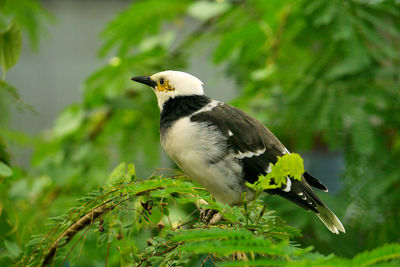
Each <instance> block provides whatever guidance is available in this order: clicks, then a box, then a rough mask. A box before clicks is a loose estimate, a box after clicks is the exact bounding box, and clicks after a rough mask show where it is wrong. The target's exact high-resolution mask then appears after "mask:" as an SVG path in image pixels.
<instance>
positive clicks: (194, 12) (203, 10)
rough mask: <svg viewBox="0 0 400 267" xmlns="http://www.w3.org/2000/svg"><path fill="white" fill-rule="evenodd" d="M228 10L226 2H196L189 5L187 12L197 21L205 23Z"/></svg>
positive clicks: (228, 6)
mask: <svg viewBox="0 0 400 267" xmlns="http://www.w3.org/2000/svg"><path fill="white" fill-rule="evenodd" d="M229 8H230V4H229V3H228V2H219V3H218V2H209V1H207V2H206V1H198V2H194V3H193V4H191V5H190V6H189V8H188V11H187V12H188V14H189V15H191V16H193V17H195V18H196V19H198V20H201V21H206V20H209V19H211V18H213V17H216V16H218V15H220V14H222V13H224V12H225V11H227V10H228V9H229Z"/></svg>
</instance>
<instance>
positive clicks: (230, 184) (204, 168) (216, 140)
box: [161, 117, 252, 204]
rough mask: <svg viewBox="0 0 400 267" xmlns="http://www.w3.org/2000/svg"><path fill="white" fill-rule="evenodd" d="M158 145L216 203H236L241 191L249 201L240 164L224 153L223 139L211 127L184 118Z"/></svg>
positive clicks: (225, 151)
mask: <svg viewBox="0 0 400 267" xmlns="http://www.w3.org/2000/svg"><path fill="white" fill-rule="evenodd" d="M161 144H162V146H163V148H164V150H165V151H166V153H167V154H168V155H169V156H170V157H171V159H172V160H173V161H175V163H176V164H177V165H178V166H179V167H180V168H181V169H182V170H183V171H184V172H185V173H186V174H187V175H189V176H190V177H191V178H192V179H194V180H195V181H197V182H198V183H199V184H201V185H202V186H204V187H205V188H206V189H207V190H208V191H210V192H211V194H212V195H213V196H214V197H215V198H216V199H217V200H218V201H221V202H227V203H229V204H235V203H238V202H239V201H240V198H241V193H242V192H244V191H248V197H249V198H252V192H250V191H249V190H248V188H247V187H246V186H245V185H244V184H243V179H242V178H241V177H242V167H241V165H240V164H239V162H238V160H237V159H236V158H235V157H234V155H233V154H229V153H227V147H226V146H227V142H226V137H224V136H223V134H222V133H221V132H220V131H219V130H218V129H217V128H216V127H215V126H212V125H209V124H208V123H205V122H204V123H199V122H192V121H190V117H184V118H181V119H179V120H177V121H176V122H175V123H174V124H173V125H172V126H171V127H170V128H169V129H168V130H167V132H166V133H165V134H164V136H163V137H162V138H161ZM215 159H218V160H215ZM213 160H215V161H214V162H212V161H213Z"/></svg>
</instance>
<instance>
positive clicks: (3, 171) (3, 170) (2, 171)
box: [0, 161, 13, 177]
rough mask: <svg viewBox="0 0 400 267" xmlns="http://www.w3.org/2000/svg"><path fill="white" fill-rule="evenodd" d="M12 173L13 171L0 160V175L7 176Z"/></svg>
mask: <svg viewBox="0 0 400 267" xmlns="http://www.w3.org/2000/svg"><path fill="white" fill-rule="evenodd" d="M12 174H13V171H12V169H11V168H10V167H8V166H7V165H6V164H5V163H3V162H1V161H0V176H4V177H8V176H11V175H12Z"/></svg>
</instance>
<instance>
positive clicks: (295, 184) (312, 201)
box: [267, 177, 345, 234]
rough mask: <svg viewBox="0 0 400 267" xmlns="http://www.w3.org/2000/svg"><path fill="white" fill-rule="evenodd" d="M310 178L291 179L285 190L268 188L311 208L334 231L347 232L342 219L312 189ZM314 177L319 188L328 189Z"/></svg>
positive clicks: (299, 204)
mask: <svg viewBox="0 0 400 267" xmlns="http://www.w3.org/2000/svg"><path fill="white" fill-rule="evenodd" d="M307 178H309V177H307ZM312 178H313V177H312ZM309 179H310V178H309ZM309 179H304V178H303V180H302V181H297V180H292V179H290V180H291V181H290V182H289V183H290V186H287V185H286V186H285V187H284V188H285V190H283V189H273V190H267V192H268V193H272V194H278V195H280V196H282V197H284V198H286V199H288V200H290V201H291V202H293V203H294V204H296V205H298V206H300V207H302V208H304V209H306V210H311V211H313V212H315V213H316V215H317V216H318V218H319V219H320V220H321V221H322V222H323V223H324V224H325V226H326V227H327V228H328V229H329V231H331V232H332V233H334V234H339V231H340V232H343V233H345V229H344V227H343V224H342V223H341V222H340V220H339V219H338V218H337V217H336V215H335V214H334V213H333V212H332V211H331V210H330V209H329V208H328V207H327V206H326V205H325V204H324V203H323V202H322V200H321V199H320V198H319V197H318V196H317V195H316V194H315V193H314V191H313V190H312V189H311V186H310V185H309V184H308V183H307V181H308V180H309ZM313 179H315V181H313V184H314V185H315V184H317V182H316V181H318V184H317V185H318V187H317V188H320V189H321V190H324V191H327V188H326V187H325V186H324V185H323V184H322V183H321V182H320V181H319V180H317V179H316V178H313Z"/></svg>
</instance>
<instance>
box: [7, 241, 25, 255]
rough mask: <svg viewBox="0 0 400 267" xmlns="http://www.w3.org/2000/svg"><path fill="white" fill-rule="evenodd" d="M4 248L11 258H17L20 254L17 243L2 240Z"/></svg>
mask: <svg viewBox="0 0 400 267" xmlns="http://www.w3.org/2000/svg"><path fill="white" fill-rule="evenodd" d="M4 246H5V247H6V248H7V250H8V251H9V252H10V253H11V255H12V256H13V257H15V258H16V257H18V255H19V254H20V253H21V249H20V247H19V246H18V244H17V243H15V242H13V241H10V240H7V239H6V240H4Z"/></svg>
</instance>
